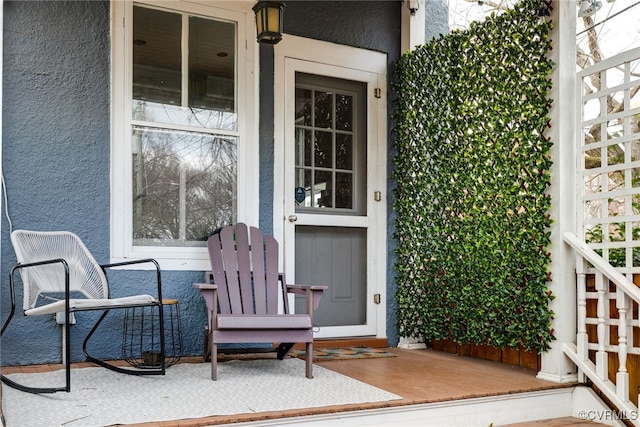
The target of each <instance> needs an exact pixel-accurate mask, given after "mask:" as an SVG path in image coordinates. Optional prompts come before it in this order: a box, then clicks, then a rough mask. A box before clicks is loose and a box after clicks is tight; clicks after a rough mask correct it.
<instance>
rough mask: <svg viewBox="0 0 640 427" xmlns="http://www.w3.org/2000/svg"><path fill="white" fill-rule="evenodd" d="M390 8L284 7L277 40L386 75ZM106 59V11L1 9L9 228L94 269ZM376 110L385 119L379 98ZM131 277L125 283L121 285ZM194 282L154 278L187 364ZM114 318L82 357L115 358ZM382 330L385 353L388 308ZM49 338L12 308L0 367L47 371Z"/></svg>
mask: <svg viewBox="0 0 640 427" xmlns="http://www.w3.org/2000/svg"><path fill="white" fill-rule="evenodd" d="M400 6H401V3H400V2H398V1H372V2H351V1H349V2H298V1H296V2H289V4H288V6H287V10H286V17H285V33H289V34H296V35H299V36H305V37H311V38H317V39H324V40H329V41H332V42H337V43H343V44H347V45H353V46H359V47H363V48H368V49H374V50H378V51H383V52H387V53H388V55H389V75H391V74H392V65H393V61H395V60H396V59H397V58H398V57H399V45H400V40H399V37H400V31H399V25H400ZM285 37H286V36H285ZM110 54H111V53H110V3H109V2H108V1H87V2H83V1H69V2H64V1H43V2H34V1H16V2H11V1H5V2H4V58H3V77H4V84H3V86H4V93H3V105H2V114H3V146H2V149H3V152H2V156H3V173H4V177H5V180H6V187H7V197H8V203H7V206H6V208H7V210H8V214H9V216H10V219H11V224H12V227H13V229H16V228H23V229H35V230H70V231H73V232H75V233H76V234H78V235H79V236H80V237H81V238H82V239H83V240H84V242H85V243H86V244H87V246H88V248H89V250H90V251H91V252H92V253H93V255H94V256H95V257H96V259H97V260H98V262H100V263H106V262H108V261H109V244H110V241H109V239H110V232H109V227H110V215H109V210H110V150H111V147H110V65H111V64H110ZM260 55H261V60H260V66H261V70H260V79H261V89H260V96H261V105H260V112H261V119H260V120H261V122H260V153H259V155H260V181H261V182H260V200H261V212H260V226H261V227H263V228H265V229H267V230H271V229H272V216H273V214H272V212H273V185H274V184H273V168H274V164H273V151H274V141H273V103H272V101H271V99H273V50H272V48H271V47H269V46H261V47H260ZM388 89H389V88H388ZM388 102H389V112H391V108H392V104H391V102H392V97H391V96H390V97H388ZM389 129H391V123H389ZM389 149H391V147H390V146H389ZM389 165H391V157H390V158H389ZM275 167H278V165H275ZM390 185H391V184H390ZM391 190H392V189H391V188H389V192H390V191H391ZM387 200H389V201H388V203H390V198H387ZM1 221H2V222H1V225H2V228H1V231H2V233H1V239H2V240H1V250H2V253H1V260H0V262H1V271H0V277H1V283H2V286H0V289H1V291H0V292H1V295H0V299H1V305H0V315H1V316H0V317H1V319H2V320H4V319H5V318H6V316H7V314H8V311H9V292H8V280H7V279H8V274H9V270H10V268H11V265H12V264H13V263H14V262H15V255H14V253H13V249H12V247H11V243H10V240H9V233H10V225H9V222H8V220H7V218H6V217H5V216H4V213H3V215H2V219H1ZM389 241H390V242H391V241H392V236H391V230H390V231H389ZM391 255H392V250H391V249H390V256H391ZM131 276H133V277H134V279H135V280H134V281H129V282H126V283H125V282H124V281H123V279H124V278H125V277H131ZM150 276H151V275H150V274H149V273H148V272H139V271H137V272H130V271H129V272H116V273H114V274H113V275H111V276H110V280H111V281H112V286H113V291H114V294H116V295H118V294H120V292H122V293H123V294H124V293H131V292H134V291H135V290H136V289H137V288H138V287H140V286H148V285H150V284H151V280H150ZM202 276H203V273H202V272H194V271H163V275H162V277H163V285H164V286H163V291H164V296H165V297H168V298H178V299H179V300H180V308H181V314H182V320H183V330H184V350H185V354H190V355H194V354H202V328H203V326H204V324H205V321H206V316H205V311H204V303H203V301H202V298H201V297H200V295H198V294H197V293H196V292H195V291H194V290H193V289H192V287H191V284H192V283H194V282H198V281H201V280H202ZM388 278H389V280H388V281H389V285H388V295H387V297H388V298H387V303H388V304H389V305H391V304H392V296H393V293H394V291H395V287H394V285H393V266H392V261H391V260H390V261H389V271H388ZM18 293H19V294H21V290H20V289H19V290H18ZM18 300H19V301H21V298H20V297H19V298H18ZM76 317H77V320H78V323H77V324H76V325H74V326H73V327H72V340H73V347H72V361H79V360H83V359H84V358H83V356H82V352H81V348H80V347H81V338H82V337H84V336H85V335H86V333H87V332H88V330H89V328H90V327H91V325H92V323H93V322H92V320H93V319H95V317H96V316H95V313H79V314H77V316H76ZM116 317H117V316H113V320H111V321H107V322H106V325H105V326H104V327H103V329H102V332H101V333H100V334H99V335H96V338H95V341H94V342H95V346H94V347H93V348H94V350H93V351H94V352H95V353H96V355H98V356H101V357H106V358H118V357H120V348H119V343H120V334H121V330H122V329H121V324H120V323H119V322H120V320H117V319H116ZM388 323H389V324H388V332H387V333H388V336H389V338H390V341H391V342H392V343H393V342H394V341H396V342H397V336H396V335H397V334H396V332H395V328H394V326H395V325H394V324H395V320H394V316H393V308H392V307H391V306H390V307H389V318H388ZM60 332H61V331H60V326H58V325H56V324H55V322H53V321H52V320H51V318H49V317H48V316H40V317H39V318H29V319H26V318H24V317H23V316H22V315H21V314H20V308H18V313H17V315H16V318H15V319H14V320H13V321H12V324H11V326H10V327H9V328H8V329H7V331H6V332H5V334H4V336H3V337H2V346H1V349H0V351H1V352H0V361H1V363H2V364H3V365H13V364H33V363H46V362H56V361H59V360H60V354H61V349H60Z"/></svg>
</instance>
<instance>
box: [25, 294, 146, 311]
mask: <svg viewBox="0 0 640 427" xmlns="http://www.w3.org/2000/svg"><path fill="white" fill-rule="evenodd" d="M156 301H157V300H156V299H155V298H154V297H152V296H151V295H133V296H128V297H122V298H110V299H103V298H100V299H95V298H74V299H70V300H69V311H82V310H100V309H102V308H116V307H118V308H122V307H127V306H137V305H140V304H153V303H154V302H156ZM59 312H64V300H61V301H56V302H53V303H51V304H47V305H42V306H40V307H36V308H31V309H29V310H26V311H25V312H24V314H25V315H26V316H39V315H42V314H53V313H59Z"/></svg>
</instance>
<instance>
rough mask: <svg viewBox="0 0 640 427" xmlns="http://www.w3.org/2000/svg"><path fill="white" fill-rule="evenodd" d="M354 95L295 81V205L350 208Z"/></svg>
mask: <svg viewBox="0 0 640 427" xmlns="http://www.w3.org/2000/svg"><path fill="white" fill-rule="evenodd" d="M355 102H356V95H355V94H353V93H348V92H344V91H332V90H326V89H320V88H313V87H311V86H305V85H299V86H297V87H296V117H295V123H296V126H295V135H296V156H295V158H296V160H295V162H296V168H295V177H296V188H298V189H299V190H303V191H304V198H302V197H300V198H298V199H297V207H298V208H302V209H304V208H310V209H314V208H321V209H325V210H326V209H333V210H336V211H345V210H346V211H353V210H354V209H355V207H354V194H355V188H354V186H355V180H354V174H355V173H356V171H355V167H354V166H355V159H354V156H355V150H354V146H353V144H354V141H355V132H354V129H355V126H354V105H355Z"/></svg>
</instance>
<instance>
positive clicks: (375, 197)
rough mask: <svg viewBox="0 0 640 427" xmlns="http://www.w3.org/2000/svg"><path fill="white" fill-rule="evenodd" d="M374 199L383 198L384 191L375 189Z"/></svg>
mask: <svg viewBox="0 0 640 427" xmlns="http://www.w3.org/2000/svg"><path fill="white" fill-rule="evenodd" d="M373 200H375V201H376V202H379V201H380V200H382V193H381V192H380V191H374V192H373Z"/></svg>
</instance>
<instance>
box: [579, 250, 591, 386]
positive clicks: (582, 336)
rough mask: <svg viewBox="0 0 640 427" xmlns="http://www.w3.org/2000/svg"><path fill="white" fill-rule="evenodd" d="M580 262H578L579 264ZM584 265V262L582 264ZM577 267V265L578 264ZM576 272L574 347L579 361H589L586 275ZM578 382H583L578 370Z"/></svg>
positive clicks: (580, 371)
mask: <svg viewBox="0 0 640 427" xmlns="http://www.w3.org/2000/svg"><path fill="white" fill-rule="evenodd" d="M580 261H582V260H579V261H578V262H580ZM582 264H584V262H582ZM578 265H579V264H578ZM580 270H582V271H578V273H577V277H576V282H577V283H576V284H577V287H578V289H577V297H578V307H577V311H578V313H577V315H578V325H577V326H578V328H577V329H578V335H577V340H576V347H577V349H578V357H580V360H585V361H586V360H589V335H588V334H587V275H586V274H585V272H584V271H583V269H580ZM578 381H579V382H581V383H582V382H585V376H584V372H582V370H578Z"/></svg>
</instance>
